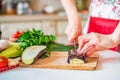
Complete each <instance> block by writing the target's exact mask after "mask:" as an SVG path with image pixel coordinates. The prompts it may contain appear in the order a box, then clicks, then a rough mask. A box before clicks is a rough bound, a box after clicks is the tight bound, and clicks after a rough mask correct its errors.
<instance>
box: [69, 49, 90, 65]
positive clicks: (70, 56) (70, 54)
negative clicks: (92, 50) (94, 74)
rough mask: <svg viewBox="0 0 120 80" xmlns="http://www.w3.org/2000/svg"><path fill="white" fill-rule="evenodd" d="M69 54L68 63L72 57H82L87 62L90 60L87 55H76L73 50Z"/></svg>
mask: <svg viewBox="0 0 120 80" xmlns="http://www.w3.org/2000/svg"><path fill="white" fill-rule="evenodd" d="M68 54H69V56H68V59H67V62H68V63H70V61H71V60H72V59H75V58H77V59H81V60H83V61H84V62H85V63H87V62H88V60H87V58H86V56H84V55H76V54H74V52H73V50H71V51H69V53H68Z"/></svg>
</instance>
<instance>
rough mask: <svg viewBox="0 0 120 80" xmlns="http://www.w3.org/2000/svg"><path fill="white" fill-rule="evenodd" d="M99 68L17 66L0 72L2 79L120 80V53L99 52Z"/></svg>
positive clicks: (0, 78)
mask: <svg viewBox="0 0 120 80" xmlns="http://www.w3.org/2000/svg"><path fill="white" fill-rule="evenodd" d="M99 55H100V56H99V62H98V66H97V70H95V71H84V70H57V69H39V68H20V67H18V68H16V69H12V70H9V71H5V72H2V73H0V80H120V53H118V52H113V51H110V50H106V51H101V52H99Z"/></svg>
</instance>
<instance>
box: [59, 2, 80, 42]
mask: <svg viewBox="0 0 120 80" xmlns="http://www.w3.org/2000/svg"><path fill="white" fill-rule="evenodd" d="M61 2H62V5H63V7H64V9H65V12H66V14H67V18H68V27H67V29H66V31H65V33H66V34H67V36H68V39H69V41H70V42H73V40H74V39H76V38H78V36H79V35H81V31H82V25H81V20H80V16H79V13H78V11H77V9H76V6H75V0H61Z"/></svg>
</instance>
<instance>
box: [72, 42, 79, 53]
mask: <svg viewBox="0 0 120 80" xmlns="http://www.w3.org/2000/svg"><path fill="white" fill-rule="evenodd" d="M73 45H74V51H75V55H78V54H77V47H76V41H75V40H74V42H73Z"/></svg>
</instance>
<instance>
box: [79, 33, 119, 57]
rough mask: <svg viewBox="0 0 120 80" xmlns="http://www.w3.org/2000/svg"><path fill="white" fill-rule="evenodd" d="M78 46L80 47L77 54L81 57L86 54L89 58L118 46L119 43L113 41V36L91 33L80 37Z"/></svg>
mask: <svg viewBox="0 0 120 80" xmlns="http://www.w3.org/2000/svg"><path fill="white" fill-rule="evenodd" d="M78 44H79V47H78V49H77V52H78V53H79V55H80V54H84V55H86V56H87V57H88V56H90V55H91V54H92V53H94V52H96V51H101V50H105V49H108V48H112V47H114V46H116V45H117V43H115V42H114V40H112V36H111V35H102V34H98V33H90V34H86V35H82V36H79V38H78Z"/></svg>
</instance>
